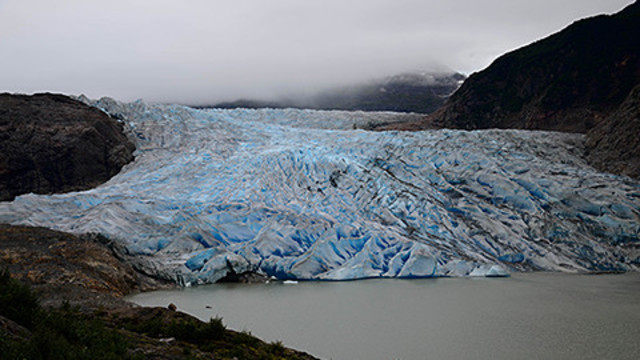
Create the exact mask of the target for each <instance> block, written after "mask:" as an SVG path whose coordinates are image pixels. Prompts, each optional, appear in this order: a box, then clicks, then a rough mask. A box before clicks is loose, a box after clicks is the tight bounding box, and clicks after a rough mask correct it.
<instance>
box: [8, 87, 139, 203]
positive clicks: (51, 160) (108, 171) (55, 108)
mask: <svg viewBox="0 0 640 360" xmlns="http://www.w3.org/2000/svg"><path fill="white" fill-rule="evenodd" d="M134 150H135V146H134V144H133V143H132V142H130V141H129V140H128V139H127V137H126V136H125V135H124V133H123V131H122V125H121V124H119V123H118V122H117V121H116V120H114V119H112V118H111V117H109V116H108V115H107V114H105V113H103V112H102V111H100V110H98V109H96V108H93V107H90V106H87V105H85V104H83V103H81V102H79V101H76V100H73V99H71V98H69V97H66V96H63V95H54V94H37V95H33V96H26V95H9V94H0V201H6V200H12V199H13V198H14V197H15V196H17V195H20V194H24V193H30V192H34V193H52V192H67V191H74V190H83V189H88V188H92V187H95V186H97V185H99V184H101V183H103V182H105V181H106V180H108V179H109V178H111V177H112V176H113V175H115V174H117V173H118V172H119V171H120V169H121V168H122V166H124V165H125V164H127V163H129V162H130V161H132V160H133V151H134Z"/></svg>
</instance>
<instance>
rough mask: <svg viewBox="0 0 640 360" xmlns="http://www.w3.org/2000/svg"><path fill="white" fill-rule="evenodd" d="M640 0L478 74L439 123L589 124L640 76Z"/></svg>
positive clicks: (579, 127)
mask: <svg viewBox="0 0 640 360" xmlns="http://www.w3.org/2000/svg"><path fill="white" fill-rule="evenodd" d="M638 39H640V3H638V2H636V3H634V4H632V5H630V6H628V7H627V8H625V9H624V10H623V11H621V12H619V13H617V14H615V15H612V16H606V15H601V16H596V17H593V18H588V19H584V20H580V21H577V22H575V23H574V24H572V25H571V26H569V27H567V28H566V29H564V30H562V31H560V32H558V33H556V34H554V35H551V36H549V37H547V38H545V39H543V40H540V41H538V42H535V43H533V44H531V45H528V46H525V47H523V48H520V49H518V50H516V51H513V52H511V53H508V54H506V55H504V56H501V57H500V58H498V59H497V60H496V61H495V62H494V63H493V64H491V66H489V67H488V68H487V69H485V70H483V71H481V72H479V73H476V74H473V75H471V76H470V77H469V79H468V80H466V81H465V83H464V84H463V85H462V87H461V88H460V90H458V91H457V92H456V93H455V94H454V95H452V96H451V98H450V99H449V101H448V102H447V104H446V105H445V106H444V107H443V108H442V109H441V110H440V111H438V112H437V113H436V114H434V116H433V117H431V118H430V119H428V121H429V122H431V123H432V124H433V125H435V126H437V127H447V128H460V129H487V128H505V129H506V128H509V129H536V130H559V131H570V132H586V131H588V130H589V129H591V128H592V127H593V126H594V125H595V124H597V123H598V122H599V120H600V119H602V118H603V117H604V116H606V115H608V114H610V113H611V112H612V111H613V110H615V109H616V108H617V107H618V106H619V105H620V103H621V102H622V101H623V100H624V99H625V98H626V97H627V95H628V94H629V92H630V91H631V89H632V88H633V87H634V86H635V85H636V84H639V83H640V42H639V40H638Z"/></svg>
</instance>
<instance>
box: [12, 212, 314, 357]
mask: <svg viewBox="0 0 640 360" xmlns="http://www.w3.org/2000/svg"><path fill="white" fill-rule="evenodd" d="M116 253H117V251H114V250H113V248H110V247H109V246H108V242H106V241H105V239H104V238H102V237H101V236H99V235H82V236H75V235H71V234H67V233H63V232H59V231H54V230H49V229H46V228H38V227H27V226H10V225H3V224H0V269H2V270H3V271H8V272H9V273H10V274H11V277H12V278H14V279H17V280H19V281H21V282H23V283H24V284H27V285H29V286H30V287H31V289H32V291H33V292H34V293H35V294H36V296H37V297H38V299H39V305H40V306H41V307H42V308H44V309H47V310H48V311H54V312H55V311H63V313H64V311H67V310H60V309H65V308H72V309H74V310H73V311H74V312H73V313H72V314H79V315H73V316H80V318H81V319H87V320H88V319H92V320H95V319H97V320H99V321H100V322H102V323H103V324H104V327H105V328H106V329H107V330H109V331H115V332H116V333H117V334H120V336H123V337H124V338H125V339H126V342H127V344H128V349H127V353H128V355H129V356H132V357H133V358H135V357H136V356H138V357H142V358H145V359H187V358H189V359H193V358H196V359H197V358H207V359H211V358H215V359H234V358H235V359H243V358H246V359H253V358H265V359H314V357H312V356H311V355H309V354H306V353H303V352H299V351H295V350H292V349H287V348H285V347H284V346H282V344H281V343H265V342H263V341H261V340H259V339H257V338H255V337H253V336H251V334H250V333H247V332H235V331H232V330H227V329H225V328H224V326H223V325H222V323H221V319H215V320H212V322H211V323H213V324H217V326H218V328H219V329H222V330H221V332H218V333H216V335H215V337H212V338H210V339H208V338H205V340H206V341H203V340H202V338H201V336H200V335H194V334H199V333H198V332H197V331H194V332H193V334H192V333H191V332H188V331H186V332H185V330H184V329H196V330H197V329H200V328H203V329H207V326H210V325H209V324H207V323H204V322H202V321H200V320H198V319H196V318H194V317H192V316H190V315H188V314H185V313H182V312H180V311H179V309H176V308H175V306H168V307H167V308H159V307H157V308H145V307H140V306H137V305H134V304H132V303H130V302H128V301H126V300H124V299H123V297H124V296H125V295H127V294H130V293H131V292H134V291H150V290H155V289H160V288H170V287H174V286H176V285H175V284H172V283H168V282H165V281H161V280H157V279H154V278H152V277H149V276H147V275H145V274H142V273H140V272H138V271H136V270H135V269H134V268H133V266H131V265H130V264H128V263H126V262H124V261H122V260H121V259H119V258H118V257H117V256H116ZM2 314H3V313H2V312H1V311H0V338H2V339H0V340H2V341H13V342H15V343H18V344H26V343H28V342H29V341H30V339H31V338H33V337H34V336H35V335H33V334H32V332H31V331H30V330H29V329H27V328H25V327H24V326H21V325H20V324H18V323H16V322H15V321H13V319H11V318H8V317H6V316H3V315H2ZM65 314H66V313H65ZM185 334H186V335H185ZM7 339H9V340H7Z"/></svg>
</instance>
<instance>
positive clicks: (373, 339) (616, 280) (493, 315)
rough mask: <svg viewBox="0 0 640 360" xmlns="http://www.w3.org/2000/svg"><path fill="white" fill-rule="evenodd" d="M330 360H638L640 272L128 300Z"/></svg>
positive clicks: (305, 285) (246, 289)
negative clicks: (217, 320)
mask: <svg viewBox="0 0 640 360" xmlns="http://www.w3.org/2000/svg"><path fill="white" fill-rule="evenodd" d="M129 300H131V301H133V302H135V303H138V304H141V305H149V306H166V305H168V304H169V303H174V304H176V305H177V307H178V308H179V309H180V310H182V311H185V312H188V313H190V314H192V315H195V316H197V317H199V318H201V319H203V320H208V319H209V318H210V317H215V316H222V317H223V318H224V323H225V324H226V325H227V327H229V328H231V329H236V330H250V331H251V332H252V333H253V334H254V335H256V336H258V337H260V338H262V339H264V340H266V341H274V340H282V341H283V343H284V344H285V345H287V346H289V347H293V348H296V349H299V350H303V351H307V352H309V353H311V354H313V355H315V356H318V357H320V358H324V359H330V358H331V359H336V360H337V359H367V360H369V359H372V360H375V359H406V360H408V359H551V358H555V359H640V341H638V340H640V274H636V273H634V274H625V275H569V274H558V273H537V274H516V275H513V276H512V277H511V278H501V279H490V278H439V279H423V280H398V279H376V280H360V281H350V282H300V283H298V284H283V283H281V282H275V283H269V284H224V285H222V284H217V285H208V286H200V287H193V288H186V289H179V290H171V291H156V292H150V293H143V294H137V295H134V296H131V297H130V298H129Z"/></svg>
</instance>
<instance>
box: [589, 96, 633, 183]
mask: <svg viewBox="0 0 640 360" xmlns="http://www.w3.org/2000/svg"><path fill="white" fill-rule="evenodd" d="M639 136H640V85H638V86H636V87H635V88H634V89H633V91H631V93H630V94H629V96H628V97H627V99H626V100H625V101H624V102H623V103H622V105H620V107H619V108H618V110H616V111H615V112H614V113H613V114H612V115H611V116H609V117H607V118H606V119H605V120H604V121H601V122H600V123H599V124H598V125H597V126H596V127H594V128H593V129H591V131H589V133H587V142H586V144H585V145H586V148H587V158H588V159H589V162H590V163H591V164H592V165H593V166H595V167H596V168H598V169H600V170H603V171H607V172H610V173H614V174H623V175H627V176H631V177H634V178H636V179H637V178H640V141H639V139H638V137H639Z"/></svg>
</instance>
